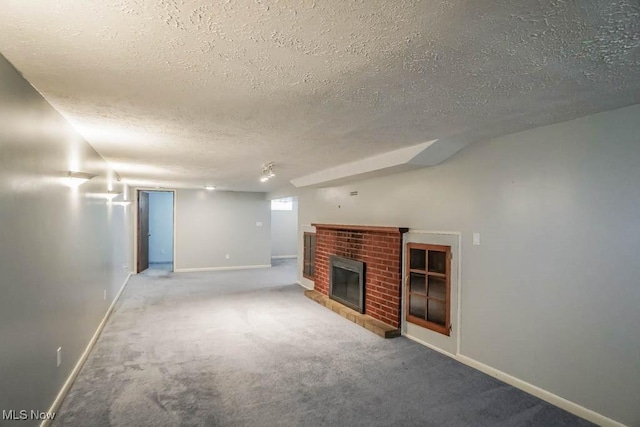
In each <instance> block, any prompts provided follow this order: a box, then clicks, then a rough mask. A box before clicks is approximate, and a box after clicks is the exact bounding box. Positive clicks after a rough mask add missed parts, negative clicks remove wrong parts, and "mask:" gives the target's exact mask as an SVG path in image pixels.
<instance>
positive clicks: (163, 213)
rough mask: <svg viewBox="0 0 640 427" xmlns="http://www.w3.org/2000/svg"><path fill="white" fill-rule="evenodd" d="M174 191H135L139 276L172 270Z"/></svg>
mask: <svg viewBox="0 0 640 427" xmlns="http://www.w3.org/2000/svg"><path fill="white" fill-rule="evenodd" d="M174 199H175V194H174V192H173V191H151V190H138V254H137V255H138V263H137V264H138V265H137V270H138V273H142V272H143V271H145V270H147V269H149V270H161V271H173V270H174V249H173V248H174V229H173V228H174V209H175V208H174V206H175V203H174Z"/></svg>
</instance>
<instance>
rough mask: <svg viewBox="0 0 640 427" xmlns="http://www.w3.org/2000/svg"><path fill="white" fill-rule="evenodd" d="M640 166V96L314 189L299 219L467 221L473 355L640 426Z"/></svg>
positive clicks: (465, 291)
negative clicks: (433, 161)
mask: <svg viewBox="0 0 640 427" xmlns="http://www.w3.org/2000/svg"><path fill="white" fill-rule="evenodd" d="M639 165H640V105H635V106H632V107H628V108H624V109H620V110H616V111H610V112H606V113H602V114H596V115H592V116H588V117H584V118H581V119H578V120H574V121H570V122H564V123H559V124H556V125H552V126H546V127H541V128H537V129H533V130H530V131H526V132H522V133H517V134H513V135H508V136H505V137H501V138H497V139H494V140H491V141H488V142H484V143H477V144H474V145H472V146H470V147H468V148H466V149H464V150H463V151H461V152H460V153H458V154H457V155H455V156H454V157H453V158H451V159H449V160H448V161H446V162H445V163H443V164H441V165H439V166H435V167H431V168H425V169H421V170H418V171H413V172H408V173H403V174H398V175H393V176H390V177H386V178H378V179H371V180H368V181H361V182H357V183H354V184H352V185H347V186H341V187H334V188H324V189H317V190H314V189H305V190H302V191H300V192H299V193H298V195H299V199H298V200H299V213H300V219H299V222H300V230H302V229H303V228H304V227H305V226H306V225H308V224H310V223H313V222H322V223H342V224H373V225H398V226H408V227H411V228H414V229H426V230H445V231H460V232H462V259H461V261H462V295H461V298H462V300H461V301H462V307H461V315H462V324H461V327H462V331H461V354H463V355H466V356H468V357H470V358H473V359H475V360H477V361H479V362H482V363H484V364H486V365H489V366H491V367H493V368H496V369H499V370H501V371H504V372H506V373H508V374H510V375H513V376H515V377H517V378H519V379H521V380H524V381H526V382H529V383H531V384H534V385H536V386H538V387H540V388H542V389H545V390H547V391H550V392H552V393H554V394H557V395H559V396H561V397H564V398H566V399H568V400H570V401H573V402H576V403H578V404H579V405H582V406H584V407H587V408H589V409H591V410H593V411H596V412H598V413H600V414H603V415H605V416H607V417H610V418H613V419H615V420H618V421H620V422H622V423H625V424H628V425H640V410H639V409H638V402H640V369H639V365H638V363H639V361H640V333H638V331H639V330H640V309H639V308H638V307H640V285H639V283H640V279H639V278H640V263H639V262H638V259H637V258H638V254H639V253H640V166H639ZM352 190H357V191H358V193H359V195H358V196H353V197H352V196H349V192H350V191H352ZM473 232H479V233H481V245H480V246H472V233H473ZM298 248H299V250H298V253H299V254H300V255H299V263H300V262H301V260H302V256H301V251H302V241H301V239H299V243H298ZM301 269H302V268H301V266H300V267H299V269H298V271H299V272H300V271H301ZM300 280H301V282H302V283H303V284H306V285H308V284H309V283H308V282H306V280H305V279H303V278H302V277H300Z"/></svg>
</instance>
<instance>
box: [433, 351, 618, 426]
mask: <svg viewBox="0 0 640 427" xmlns="http://www.w3.org/2000/svg"><path fill="white" fill-rule="evenodd" d="M445 354H446V353H445ZM453 358H454V359H456V360H458V361H459V362H461V363H464V364H465V365H467V366H470V367H472V368H475V369H477V370H479V371H480V372H484V373H485V374H487V375H491V376H492V377H494V378H496V379H498V380H500V381H502V382H505V383H507V384H509V385H512V386H514V387H515V388H518V389H520V390H522V391H525V392H527V393H529V394H532V395H534V396H536V397H538V398H540V399H542V400H544V401H546V402H549V403H551V404H552V405H554V406H557V407H559V408H562V409H564V410H565V411H567V412H571V413H572V414H574V415H577V416H579V417H581V418H584V419H585V420H587V421H591V422H592V423H595V424H597V425H599V426H606V427H625V426H624V424H622V423H619V422H618V421H615V420H612V419H611V418H608V417H605V416H604V415H602V414H599V413H597V412H595V411H592V410H591V409H587V408H585V407H584V406H580V405H578V404H577V403H574V402H571V401H570V400H567V399H565V398H563V397H560V396H558V395H557V394H553V393H551V392H550V391H547V390H544V389H541V388H540V387H537V386H535V385H533V384H530V383H528V382H526V381H523V380H521V379H519V378H516V377H514V376H512V375H509V374H507V373H505V372H502V371H500V370H498V369H495V368H492V367H491V366H489V365H485V364H484V363H481V362H478V361H477V360H475V359H472V358H470V357H467V356H464V355H462V354H459V355H457V356H453Z"/></svg>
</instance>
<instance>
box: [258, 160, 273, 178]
mask: <svg viewBox="0 0 640 427" xmlns="http://www.w3.org/2000/svg"><path fill="white" fill-rule="evenodd" d="M274 176H276V174H275V173H274V172H273V162H269V163H265V164H264V165H262V176H261V177H260V182H267V181H268V180H269V179H270V178H273V177H274Z"/></svg>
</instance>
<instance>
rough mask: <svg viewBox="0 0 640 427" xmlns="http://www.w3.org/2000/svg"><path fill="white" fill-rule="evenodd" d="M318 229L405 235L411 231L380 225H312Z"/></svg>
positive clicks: (404, 228)
mask: <svg viewBox="0 0 640 427" xmlns="http://www.w3.org/2000/svg"><path fill="white" fill-rule="evenodd" d="M311 225H312V226H314V227H316V229H317V228H324V229H327V230H347V231H369V232H371V233H400V234H404V233H406V232H407V231H408V230H409V229H408V228H407V227H384V226H379V225H345V224H311Z"/></svg>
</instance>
